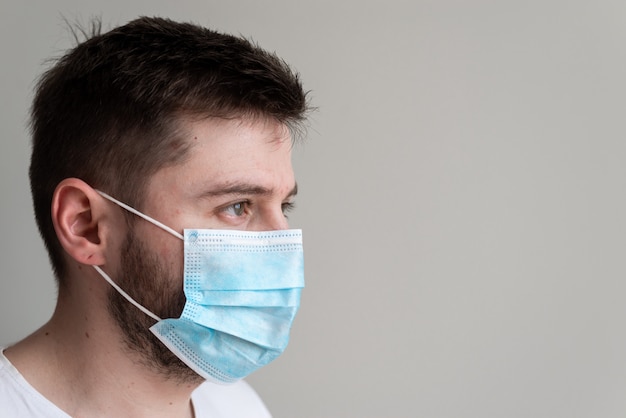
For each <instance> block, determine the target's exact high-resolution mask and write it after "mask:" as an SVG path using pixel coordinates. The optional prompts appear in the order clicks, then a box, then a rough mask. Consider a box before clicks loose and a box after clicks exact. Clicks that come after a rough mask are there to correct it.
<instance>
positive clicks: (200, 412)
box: [0, 348, 271, 418]
mask: <svg viewBox="0 0 626 418" xmlns="http://www.w3.org/2000/svg"><path fill="white" fill-rule="evenodd" d="M3 351H4V349H3V348H0V418H5V417H6V418H9V417H10V418H16V417H19V418H31V417H42V418H43V417H45V418H69V417H70V416H69V415H68V414H66V413H65V412H63V411H62V410H61V409H59V408H58V407H57V406H56V405H55V404H53V403H52V402H50V401H49V400H48V399H46V398H45V397H44V396H43V395H42V394H41V393H39V392H37V390H35V388H34V387H32V386H31V385H30V384H29V383H28V382H27V381H26V379H24V376H22V375H21V374H20V372H19V371H18V370H17V369H16V368H15V367H14V366H13V365H12V364H11V362H10V361H9V360H8V359H7V358H6V357H5V356H4V352H3ZM191 401H192V403H193V407H194V411H195V416H196V418H237V417H243V418H269V417H271V415H270V413H269V411H268V410H267V408H266V407H265V405H264V404H263V402H262V401H261V399H260V398H259V396H258V395H257V394H256V392H255V391H254V389H252V387H250V385H248V384H247V383H246V382H244V381H239V382H237V383H235V384H232V385H228V386H222V385H217V384H214V383H210V382H204V383H203V384H201V385H200V386H199V387H198V388H197V389H196V390H195V391H194V392H193V393H192V395H191Z"/></svg>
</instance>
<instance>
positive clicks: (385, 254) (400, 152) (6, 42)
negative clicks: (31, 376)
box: [0, 0, 626, 418]
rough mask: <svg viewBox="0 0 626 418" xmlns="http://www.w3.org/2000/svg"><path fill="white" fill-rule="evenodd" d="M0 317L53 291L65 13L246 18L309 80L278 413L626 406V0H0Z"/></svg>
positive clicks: (256, 379)
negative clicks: (42, 157)
mask: <svg viewBox="0 0 626 418" xmlns="http://www.w3.org/2000/svg"><path fill="white" fill-rule="evenodd" d="M1 4H2V5H1V6H0V7H1V13H0V43H1V51H2V65H0V89H1V95H2V112H0V136H1V138H2V141H0V147H1V148H0V169H1V170H2V172H1V174H2V175H1V176H0V190H1V196H2V205H1V212H0V222H1V232H2V234H1V235H0V245H1V246H2V247H1V251H0V257H1V258H0V277H1V279H0V341H2V342H4V343H9V342H11V341H15V340H17V339H19V338H21V337H23V336H25V335H26V334H27V333H29V332H31V331H33V330H34V329H35V328H36V327H38V326H39V325H40V324H41V323H42V322H43V321H45V320H46V319H47V318H48V317H49V315H50V314H51V310H52V308H53V304H54V300H55V289H54V286H53V279H52V276H51V273H50V269H49V268H48V264H47V258H46V256H45V254H44V251H43V246H42V244H41V243H40V241H39V238H38V235H37V232H36V230H35V226H34V222H33V221H32V210H31V203H30V197H29V191H28V184H27V176H26V170H27V165H28V155H29V139H28V132H27V129H26V123H27V109H28V106H29V101H30V99H31V91H32V87H33V80H34V79H35V78H36V76H37V75H38V74H39V73H41V71H42V70H43V69H44V68H45V65H44V60H45V59H46V58H47V57H50V56H56V55H59V54H60V53H61V51H63V50H64V49H65V48H66V47H68V46H69V45H70V41H69V36H68V34H67V31H66V29H65V25H64V23H63V21H62V16H65V17H66V18H68V19H70V20H75V19H78V20H82V21H85V20H87V19H88V18H89V17H90V16H93V15H100V16H102V17H103V20H104V22H105V23H106V24H110V25H117V24H121V23H124V22H126V21H128V20H129V19H131V18H133V17H135V16H137V15H140V14H148V15H155V14H156V15H161V16H167V17H172V18H175V19H185V20H193V21H195V22H198V23H201V24H204V25H209V26H211V27H213V28H216V29H220V30H223V31H227V32H231V33H241V34H243V35H246V36H251V37H253V38H254V39H255V40H256V41H258V42H259V43H260V44H261V45H263V46H264V47H266V48H268V49H271V50H275V51H277V52H278V54H279V55H281V56H282V57H284V58H285V59H286V60H287V61H289V62H290V63H291V64H292V65H293V66H294V67H295V68H296V69H297V70H298V71H300V73H301V74H302V77H303V79H304V82H305V84H306V86H307V88H308V89H311V90H312V95H311V98H312V100H313V104H314V105H316V106H318V107H319V111H318V112H317V113H316V114H315V115H314V117H313V119H312V122H311V129H310V135H309V141H308V142H307V143H306V144H305V145H303V146H301V147H299V148H298V149H297V152H296V155H295V166H296V174H297V176H298V180H299V184H300V186H301V195H300V196H299V198H298V210H297V211H296V213H295V214H294V215H293V216H292V218H291V219H292V225H293V226H296V227H302V228H303V229H304V231H305V248H306V250H305V254H306V263H307V265H306V273H307V289H306V292H305V293H304V295H303V301H302V309H301V313H300V315H299V316H298V318H297V320H296V323H295V328H294V332H293V337H292V342H291V344H290V346H289V348H288V350H287V352H286V353H285V355H284V356H283V357H281V358H280V359H279V360H277V361H276V362H275V363H273V364H271V365H270V366H268V367H267V368H265V369H263V370H262V371H259V372H257V373H256V374H254V375H253V376H252V377H251V379H250V381H251V382H252V383H253V384H254V386H255V387H256V388H257V390H258V391H259V392H260V393H261V395H262V396H263V397H264V399H265V401H266V402H267V404H268V405H269V407H270V409H271V410H272V411H273V412H274V414H275V416H276V417H279V418H280V417H476V418H478V417H546V418H547V417H550V418H554V417H568V418H574V417H623V416H626V361H625V358H626V338H625V335H624V333H625V326H624V325H625V324H626V321H625V319H624V318H625V315H626V304H625V303H624V295H625V292H626V283H625V280H624V279H625V273H626V268H625V260H626V257H625V256H624V255H625V254H626V251H625V250H626V243H625V232H626V231H625V229H626V222H625V214H626V210H625V209H626V208H625V206H626V199H625V196H624V190H625V187H624V186H625V183H626V168H625V167H624V156H625V152H626V142H625V140H624V137H625V135H624V134H625V133H626V118H625V117H624V114H625V110H626V82H625V81H624V79H625V77H626V3H625V2H624V1H623V0H619V1H610V0H600V1H594V2H591V1H567V0H542V1H537V0H531V1H450V0H441V1H428V0H412V1H400V0H391V1H384V2H383V1H380V2H373V1H363V0H348V1H287V0H283V1H272V2H259V1H252V0H250V1H241V0H236V1H229V2H217V1H181V2H170V1H134V2H133V1H128V0H124V1H120V0H110V1H107V2H102V1H99V2H95V1H82V0H81V1H78V0H59V1H30V2H17V1H6V0H5V1H3V2H2V3H1Z"/></svg>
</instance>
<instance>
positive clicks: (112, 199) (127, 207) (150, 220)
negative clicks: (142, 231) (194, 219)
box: [96, 190, 185, 241]
mask: <svg viewBox="0 0 626 418" xmlns="http://www.w3.org/2000/svg"><path fill="white" fill-rule="evenodd" d="M96 192H98V194H100V196H102V197H104V198H105V199H107V200H110V201H111V202H113V203H115V204H116V205H118V206H121V207H123V208H124V209H126V210H127V211H129V212H131V213H133V214H135V215H137V216H139V217H140V218H143V219H145V220H146V221H148V222H150V223H151V224H153V225H156V226H158V227H159V228H161V229H163V230H164V231H167V232H169V233H170V234H172V235H174V236H175V237H176V238H180V239H181V240H183V241H184V240H185V237H183V236H182V235H181V234H179V233H178V232H176V231H174V230H173V229H172V228H170V227H169V226H167V225H165V224H162V223H161V222H159V221H157V220H156V219H152V218H151V217H149V216H148V215H144V214H143V213H141V212H139V211H138V210H137V209H135V208H133V207H131V206H128V205H127V204H126V203H122V202H120V201H119V200H117V199H116V198H114V197H111V196H109V195H108V194H106V193H104V192H101V191H100V190H96Z"/></svg>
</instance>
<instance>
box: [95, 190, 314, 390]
mask: <svg viewBox="0 0 626 418" xmlns="http://www.w3.org/2000/svg"><path fill="white" fill-rule="evenodd" d="M98 193H100V195H102V196H103V197H104V198H106V199H108V200H110V201H112V202H114V203H115V204H117V205H119V206H121V207H123V208H124V209H126V210H128V211H130V212H132V213H134V214H136V215H137V216H140V217H142V218H144V219H145V220H147V221H149V222H151V223H153V224H154V225H156V226H158V227H159V228H162V229H164V230H165V231H167V232H169V233H171V234H172V235H174V236H176V237H177V238H180V239H182V240H183V241H184V279H183V289H184V292H185V296H186V298H187V301H186V303H185V307H184V309H183V313H182V314H181V316H180V318H166V319H161V318H159V317H158V316H157V315H155V314H154V313H152V312H150V311H149V310H148V309H146V308H145V307H144V306H142V305H140V304H139V303H138V302H136V301H135V300H134V299H133V298H131V297H130V296H129V295H128V294H127V293H126V292H124V290H123V289H121V288H120V287H119V286H118V285H117V284H115V282H114V281H113V280H112V279H111V278H110V277H109V276H108V275H107V274H106V273H105V272H104V271H103V270H102V269H101V268H100V267H98V266H94V268H95V269H96V270H97V271H98V272H99V273H100V274H101V275H102V277H104V279H105V280H107V281H108V282H109V283H110V284H111V286H113V287H114V288H115V289H116V290H117V291H118V292H119V293H120V294H121V295H122V296H124V298H126V299H127V300H128V301H129V302H131V303H132V304H133V305H135V306H136V307H137V308H139V309H140V310H141V311H142V312H144V313H145V314H146V315H149V316H150V317H152V318H154V319H155V320H156V321H157V323H156V324H154V325H153V326H152V327H151V328H150V331H152V333H153V334H154V335H156V336H157V338H159V340H161V342H163V344H165V346H167V348H168V349H170V350H171V351H172V352H173V353H174V354H175V355H176V356H177V357H178V358H180V359H181V360H182V361H183V362H184V363H185V364H186V365H187V366H189V367H190V368H191V369H192V370H194V371H195V372H196V373H198V374H199V375H200V376H202V377H203V378H205V379H208V380H211V381H214V382H217V383H233V382H236V381H238V380H239V379H242V378H244V377H246V376H247V375H249V374H250V373H252V372H253V371H255V370H257V369H258V368H260V367H262V366H264V365H266V364H267V363H269V362H270V361H272V360H274V359H275V358H276V357H278V356H279V355H280V354H281V353H282V352H283V351H284V349H285V348H286V346H287V343H288V341H289V331H290V329H291V324H292V322H293V319H294V317H295V315H296V311H297V310H298V307H299V305H300V292H301V290H302V288H303V287H304V266H303V252H302V232H301V231H300V230H295V229H294V230H281V231H266V232H253V231H235V230H216V229H185V230H184V235H181V234H179V233H178V232H176V231H175V230H173V229H172V228H169V227H167V226H166V225H163V224H161V223H160V222H158V221H156V220H154V219H152V218H150V217H148V216H146V215H144V214H143V213H141V212H139V211H137V210H135V209H134V208H132V207H130V206H128V205H126V204H124V203H122V202H120V201H118V200H116V199H114V198H112V197H111V196H109V195H107V194H105V193H103V192H100V191H98Z"/></svg>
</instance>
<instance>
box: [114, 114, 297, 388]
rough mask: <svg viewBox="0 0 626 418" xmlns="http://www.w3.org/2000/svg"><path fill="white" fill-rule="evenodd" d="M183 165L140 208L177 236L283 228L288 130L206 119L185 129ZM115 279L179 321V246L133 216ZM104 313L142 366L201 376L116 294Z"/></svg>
mask: <svg viewBox="0 0 626 418" xmlns="http://www.w3.org/2000/svg"><path fill="white" fill-rule="evenodd" d="M188 128H189V129H188V130H187V133H188V141H189V143H190V144H191V147H190V149H189V151H188V156H187V158H186V160H185V161H184V162H183V163H182V164H179V165H176V166H171V167H166V168H163V169H161V170H160V171H158V172H157V173H156V174H155V175H154V176H153V177H152V178H151V179H150V181H149V183H148V185H147V189H146V198H145V201H144V203H143V205H142V207H141V210H142V211H143V212H144V213H145V214H146V215H148V216H150V217H152V218H154V219H156V220H158V221H160V222H162V223H164V224H165V225H167V226H169V227H171V228H173V229H174V230H176V231H178V232H180V233H182V231H183V229H184V228H203V229H238V230H257V231H265V230H276V229H286V228H288V224H287V220H286V217H285V215H284V212H285V210H288V209H289V208H290V207H291V206H292V205H293V199H294V197H295V193H296V183H295V180H294V173H293V169H292V166H291V139H290V137H289V133H288V130H287V129H286V128H285V127H284V126H283V125H280V124H278V123H275V122H268V121H263V120H260V121H249V120H245V121H241V120H238V119H236V120H228V121H226V120H214V119H207V120H203V121H197V122H193V123H189V124H188ZM119 265H120V268H119V271H117V274H116V275H115V277H116V278H117V281H118V283H119V284H120V286H121V287H122V288H123V289H124V290H126V291H127V292H128V293H129V294H130V295H131V296H132V297H133V298H135V300H137V301H138V302H139V303H141V304H142V305H143V306H145V307H146V308H147V309H149V310H151V311H152V312H154V313H155V314H156V315H158V316H159V317H161V318H171V317H178V316H180V314H181V312H182V309H183V307H184V303H185V297H184V293H183V242H182V241H181V240H179V239H177V238H175V237H173V236H172V235H170V234H169V233H167V232H165V231H163V230H161V229H160V228H158V227H156V226H154V225H152V224H150V223H148V222H146V221H144V220H143V219H137V220H136V221H135V223H134V227H133V228H132V230H131V231H129V232H128V234H127V236H126V237H125V240H124V244H123V246H122V248H121V259H120V264H119ZM109 295H110V298H109V305H110V311H111V314H112V315H113V317H114V318H115V320H116V322H117V323H118V325H119V326H120V327H121V329H122V331H123V333H124V336H125V340H126V343H127V346H128V347H129V348H131V349H132V350H133V351H136V352H138V353H139V354H140V355H141V359H142V362H143V363H144V364H146V365H148V366H149V367H151V368H153V369H154V370H158V371H159V372H160V373H163V374H165V375H167V376H168V377H173V378H176V379H179V380H183V381H195V380H197V379H199V377H198V376H197V375H196V374H195V373H194V372H192V371H191V370H190V369H188V368H187V367H186V366H185V365H183V364H182V363H181V362H180V361H179V360H178V359H177V358H176V357H175V356H174V355H173V354H172V353H171V352H169V350H168V349H167V348H166V347H165V346H164V345H163V344H162V343H161V342H160V341H158V340H157V339H156V337H154V336H153V335H152V333H151V332H150V331H149V329H148V328H150V326H151V325H152V324H153V323H154V321H153V320H152V319H151V318H149V317H148V316H147V315H145V314H144V313H142V312H141V311H139V310H138V309H137V308H136V307H134V306H133V305H131V304H130V303H129V302H128V301H126V300H125V299H124V298H123V297H121V296H120V295H119V294H118V293H117V292H116V291H115V290H113V289H111V292H110V293H109Z"/></svg>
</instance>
